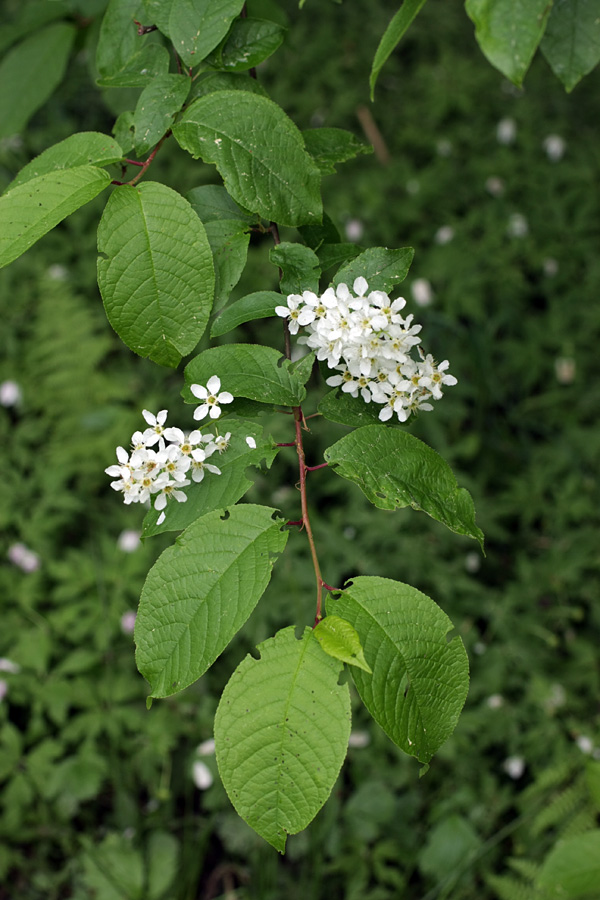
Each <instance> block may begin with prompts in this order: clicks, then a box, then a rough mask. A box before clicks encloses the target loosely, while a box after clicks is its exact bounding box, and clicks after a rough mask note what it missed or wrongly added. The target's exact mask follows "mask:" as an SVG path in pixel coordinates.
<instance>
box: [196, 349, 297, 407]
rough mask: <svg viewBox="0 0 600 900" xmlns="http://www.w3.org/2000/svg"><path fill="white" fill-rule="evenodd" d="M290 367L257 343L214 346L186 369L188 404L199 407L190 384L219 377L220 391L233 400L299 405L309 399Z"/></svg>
mask: <svg viewBox="0 0 600 900" xmlns="http://www.w3.org/2000/svg"><path fill="white" fill-rule="evenodd" d="M290 366H291V363H290V361H289V359H285V357H283V356H282V355H281V353H279V351H277V350H274V349H273V348H272V347H261V346H260V345H258V344H224V345H223V346H222V347H212V348H211V349H210V350H205V351H204V353H201V354H200V355H199V356H196V358H195V359H193V360H192V361H191V362H190V363H188V365H187V366H186V368H185V384H186V386H185V388H184V390H183V391H182V394H183V397H184V399H185V400H186V401H187V402H188V403H195V404H197V403H198V400H197V399H196V398H195V397H194V395H193V394H192V392H191V391H190V385H191V384H202V385H206V383H207V382H208V379H209V378H211V376H213V375H218V376H219V378H220V379H221V389H222V390H223V391H229V392H230V393H231V394H233V396H234V397H246V398H247V399H248V400H258V401H259V402H260V403H269V404H276V405H278V406H298V405H299V404H300V403H301V402H302V401H303V400H304V398H305V397H306V391H305V390H304V387H303V385H302V382H301V381H300V380H299V379H298V378H297V377H296V376H295V375H294V374H293V372H292V371H291V369H290Z"/></svg>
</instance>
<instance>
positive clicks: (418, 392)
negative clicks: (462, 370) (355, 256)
mask: <svg viewBox="0 0 600 900" xmlns="http://www.w3.org/2000/svg"><path fill="white" fill-rule="evenodd" d="M353 289H354V293H351V291H350V290H349V288H348V287H347V285H345V284H338V286H337V287H336V288H335V290H334V288H327V290H326V291H325V293H324V294H322V295H321V296H320V297H318V296H317V295H316V294H314V293H313V292H312V291H304V292H303V293H302V294H290V295H289V297H288V298H287V306H278V307H276V309H275V312H276V313H277V315H278V316H281V317H282V318H287V319H288V322H289V329H290V333H291V334H297V333H298V329H299V328H300V327H301V326H302V327H303V328H305V329H306V330H307V332H308V334H305V335H304V336H302V337H300V338H299V341H300V342H302V343H304V344H306V345H307V346H308V347H310V349H311V350H316V351H317V359H319V360H325V361H326V362H327V365H328V366H329V368H330V369H334V370H335V371H336V372H338V373H339V374H337V375H332V376H331V377H330V378H328V379H327V384H328V385H329V386H330V387H341V389H342V391H344V392H345V393H348V394H350V395H351V396H352V397H358V396H359V394H360V396H361V397H362V399H363V400H364V401H365V403H370V402H371V401H373V402H374V403H378V404H381V406H382V409H381V411H380V413H379V418H380V420H381V421H382V422H386V421H387V420H388V419H390V418H391V417H392V415H393V414H394V413H395V414H396V416H397V417H398V419H399V421H400V422H406V420H407V419H408V417H409V416H410V414H411V413H413V412H416V411H417V410H420V409H423V410H431V409H433V407H432V405H431V404H430V403H429V402H428V401H429V400H432V399H433V400H439V399H440V397H441V396H442V387H443V386H444V385H452V384H456V378H454V376H453V375H449V374H448V373H447V372H446V369H447V368H448V366H449V362H448V360H444V361H443V362H441V363H439V365H437V364H436V363H435V362H434V359H433V357H432V356H431V355H430V354H428V355H427V356H425V354H424V353H423V352H422V350H421V348H420V347H418V348H417V349H418V352H419V356H420V359H417V360H415V359H413V358H412V357H411V355H410V354H411V351H412V349H413V347H416V346H417V345H418V344H420V343H421V338H419V337H417V335H418V333H419V332H420V330H421V326H420V325H414V324H413V316H412V314H411V315H409V316H406V318H404V317H403V316H402V315H401V314H400V313H401V310H403V309H404V307H405V305H406V301H405V300H404V299H403V298H402V297H400V298H398V299H397V300H390V298H389V297H388V295H387V294H385V293H384V292H383V291H371V292H370V293H368V291H369V286H368V284H367V281H366V280H365V279H364V278H362V277H361V278H357V279H356V281H355V282H354V285H353Z"/></svg>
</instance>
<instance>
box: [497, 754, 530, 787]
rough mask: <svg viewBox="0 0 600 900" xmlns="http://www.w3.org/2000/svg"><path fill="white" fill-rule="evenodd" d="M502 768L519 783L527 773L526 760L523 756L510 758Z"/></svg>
mask: <svg viewBox="0 0 600 900" xmlns="http://www.w3.org/2000/svg"><path fill="white" fill-rule="evenodd" d="M502 768H503V769H504V771H505V772H506V773H507V775H509V776H510V777H511V778H512V779H514V781H518V780H519V778H521V776H522V775H523V772H524V771H525V760H524V759H523V757H522V756H509V757H508V758H507V759H505V760H504V762H503V763H502Z"/></svg>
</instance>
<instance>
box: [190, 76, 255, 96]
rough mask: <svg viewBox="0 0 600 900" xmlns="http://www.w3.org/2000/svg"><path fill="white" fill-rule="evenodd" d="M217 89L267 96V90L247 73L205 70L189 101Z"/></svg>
mask: <svg viewBox="0 0 600 900" xmlns="http://www.w3.org/2000/svg"><path fill="white" fill-rule="evenodd" d="M215 91H246V92H247V93H248V92H249V93H251V94H260V96H261V97H266V96H267V92H266V91H265V89H264V87H263V86H262V84H261V83H260V81H257V80H256V78H248V76H247V75H236V74H235V72H203V73H202V75H200V76H199V78H196V80H195V81H194V83H193V85H192V91H191V94H190V99H189V102H190V103H191V102H192V100H195V99H196V98H197V97H204V96H205V95H206V94H214V92H215Z"/></svg>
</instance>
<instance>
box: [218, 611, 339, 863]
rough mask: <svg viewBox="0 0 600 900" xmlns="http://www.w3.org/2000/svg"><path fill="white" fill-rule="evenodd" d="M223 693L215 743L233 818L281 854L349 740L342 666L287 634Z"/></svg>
mask: <svg viewBox="0 0 600 900" xmlns="http://www.w3.org/2000/svg"><path fill="white" fill-rule="evenodd" d="M258 649H259V651H260V653H261V657H260V659H254V658H253V657H251V656H250V655H248V656H246V658H245V659H244V660H242V662H241V663H240V665H239V666H238V668H237V669H236V670H235V672H234V673H233V675H232V677H231V678H230V680H229V683H228V684H227V686H226V687H225V690H224V691H223V696H222V697H221V701H220V703H219V708H218V709H217V714H216V716H215V743H216V753H217V763H218V765H219V772H220V775H221V778H222V779H223V784H224V786H225V790H226V791H227V793H228V794H229V798H230V800H231V802H232V803H233V805H234V807H235V809H236V810H237V812H238V813H239V815H240V816H241V817H242V818H243V819H245V820H246V822H248V824H249V825H250V826H251V827H252V828H254V830H255V831H256V832H258V834H260V835H261V837H263V838H264V839H265V840H266V841H268V842H269V843H270V844H271V845H272V846H273V847H275V849H276V850H279V851H280V853H283V851H284V850H285V843H286V839H287V836H288V834H296V833H297V832H298V831H302V829H303V828H306V826H307V825H308V824H309V822H310V821H311V820H312V819H313V818H314V816H315V815H316V814H317V813H318V811H319V810H320V809H321V807H322V806H323V804H324V803H325V801H326V800H327V798H328V796H329V794H330V793H331V789H332V788H333V785H334V783H335V780H336V778H337V776H338V774H339V771H340V769H341V767H342V763H343V761H344V757H345V755H346V749H347V747H348V738H349V736H350V692H349V690H348V685H347V684H343V685H340V684H338V677H339V673H340V669H341V663H340V662H339V661H338V660H335V659H333V658H332V657H330V656H328V655H327V654H326V653H323V650H322V649H321V647H319V644H318V643H317V641H315V640H314V638H313V634H312V631H311V629H310V628H308V627H307V628H306V629H305V631H304V634H303V636H302V638H301V640H296V637H295V634H294V626H290V627H289V628H284V629H283V630H282V631H279V632H278V633H277V634H276V635H275V637H273V638H269V640H267V641H264V643H262V644H259V646H258Z"/></svg>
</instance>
